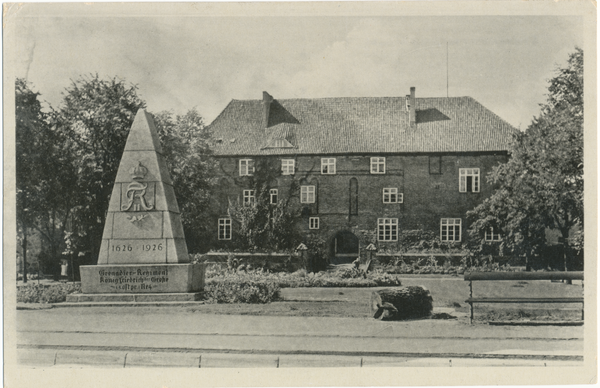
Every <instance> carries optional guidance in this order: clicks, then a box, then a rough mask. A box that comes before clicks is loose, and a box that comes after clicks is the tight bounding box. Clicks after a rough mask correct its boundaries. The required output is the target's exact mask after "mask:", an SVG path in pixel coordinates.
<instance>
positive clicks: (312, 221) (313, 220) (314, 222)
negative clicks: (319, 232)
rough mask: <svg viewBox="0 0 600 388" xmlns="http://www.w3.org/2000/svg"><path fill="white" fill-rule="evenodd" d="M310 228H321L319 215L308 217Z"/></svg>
mask: <svg viewBox="0 0 600 388" xmlns="http://www.w3.org/2000/svg"><path fill="white" fill-rule="evenodd" d="M308 229H319V217H310V218H309V219H308Z"/></svg>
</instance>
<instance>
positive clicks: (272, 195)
mask: <svg viewBox="0 0 600 388" xmlns="http://www.w3.org/2000/svg"><path fill="white" fill-rule="evenodd" d="M269 197H270V198H271V203H272V204H273V205H276V204H277V189H271V190H269Z"/></svg>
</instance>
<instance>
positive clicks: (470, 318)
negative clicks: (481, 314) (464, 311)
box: [469, 280, 473, 325]
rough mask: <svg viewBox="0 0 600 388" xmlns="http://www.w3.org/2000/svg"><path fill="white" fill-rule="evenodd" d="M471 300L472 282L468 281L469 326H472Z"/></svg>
mask: <svg viewBox="0 0 600 388" xmlns="http://www.w3.org/2000/svg"><path fill="white" fill-rule="evenodd" d="M472 298H473V281H472V280H469V313H470V315H469V325H472V324H473V302H472V301H471V299H472Z"/></svg>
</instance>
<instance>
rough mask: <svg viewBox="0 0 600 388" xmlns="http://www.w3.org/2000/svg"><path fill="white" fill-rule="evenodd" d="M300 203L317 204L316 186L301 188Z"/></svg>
mask: <svg viewBox="0 0 600 388" xmlns="http://www.w3.org/2000/svg"><path fill="white" fill-rule="evenodd" d="M300 203H315V186H300Z"/></svg>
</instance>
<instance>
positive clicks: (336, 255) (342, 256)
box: [329, 230, 359, 265]
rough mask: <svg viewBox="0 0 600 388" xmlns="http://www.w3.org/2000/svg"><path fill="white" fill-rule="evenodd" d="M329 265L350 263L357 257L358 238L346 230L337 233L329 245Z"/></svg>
mask: <svg viewBox="0 0 600 388" xmlns="http://www.w3.org/2000/svg"><path fill="white" fill-rule="evenodd" d="M329 253H330V254H329V260H330V263H331V264H336V265H337V264H348V263H352V262H353V261H354V260H356V258H357V257H358V255H359V244H358V237H356V236H355V235H354V233H352V232H349V231H347V230H341V231H339V232H337V233H336V234H335V235H334V236H333V238H332V239H331V242H330V244H329Z"/></svg>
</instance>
